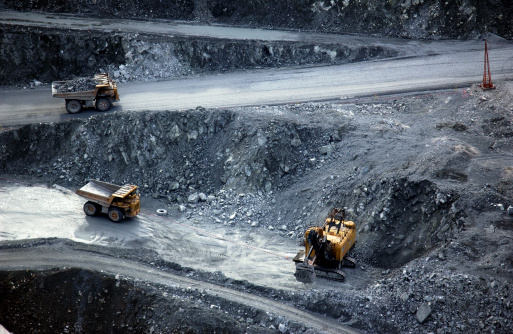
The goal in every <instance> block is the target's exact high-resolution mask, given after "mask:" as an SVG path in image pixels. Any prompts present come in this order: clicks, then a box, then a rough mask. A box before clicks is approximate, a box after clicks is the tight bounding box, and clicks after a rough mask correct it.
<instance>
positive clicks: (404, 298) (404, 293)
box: [400, 292, 410, 302]
mask: <svg viewBox="0 0 513 334" xmlns="http://www.w3.org/2000/svg"><path fill="white" fill-rule="evenodd" d="M400 298H401V300H402V301H403V302H406V301H407V300H408V299H409V298H410V294H409V293H408V292H403V293H402V294H401V297H400Z"/></svg>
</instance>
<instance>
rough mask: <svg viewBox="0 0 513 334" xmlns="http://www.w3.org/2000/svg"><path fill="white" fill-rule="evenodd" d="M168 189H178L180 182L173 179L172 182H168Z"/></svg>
mask: <svg viewBox="0 0 513 334" xmlns="http://www.w3.org/2000/svg"><path fill="white" fill-rule="evenodd" d="M168 189H169V190H178V189H180V183H178V182H176V181H174V182H171V183H170V184H169V187H168Z"/></svg>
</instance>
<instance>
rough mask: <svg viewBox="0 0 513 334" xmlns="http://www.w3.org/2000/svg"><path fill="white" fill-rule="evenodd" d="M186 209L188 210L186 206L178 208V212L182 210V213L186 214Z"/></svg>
mask: <svg viewBox="0 0 513 334" xmlns="http://www.w3.org/2000/svg"><path fill="white" fill-rule="evenodd" d="M186 209H187V207H186V206H185V205H179V206H178V210H180V212H185V210H186Z"/></svg>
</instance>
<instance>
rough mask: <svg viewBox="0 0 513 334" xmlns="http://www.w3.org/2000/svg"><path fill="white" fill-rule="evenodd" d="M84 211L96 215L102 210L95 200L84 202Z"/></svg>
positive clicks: (89, 214)
mask: <svg viewBox="0 0 513 334" xmlns="http://www.w3.org/2000/svg"><path fill="white" fill-rule="evenodd" d="M84 212H85V214H86V215H88V216H95V215H97V214H98V212H100V210H99V208H98V205H96V204H95V203H93V202H87V203H86V204H84Z"/></svg>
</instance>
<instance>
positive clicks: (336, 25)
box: [0, 0, 513, 38]
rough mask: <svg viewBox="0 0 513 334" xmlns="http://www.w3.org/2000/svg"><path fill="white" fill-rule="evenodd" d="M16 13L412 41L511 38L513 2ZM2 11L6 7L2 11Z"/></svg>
mask: <svg viewBox="0 0 513 334" xmlns="http://www.w3.org/2000/svg"><path fill="white" fill-rule="evenodd" d="M2 4H3V6H4V7H6V8H10V9H15V10H43V11H49V12H63V13H81V14H84V15H91V14H93V15H99V16H107V17H110V16H113V17H126V18H135V17H137V18H165V19H181V20H196V21H200V22H215V23H228V24H244V25H250V26H263V27H273V28H276V27H282V28H294V29H308V30H319V31H331V32H348V33H378V34H385V35H392V36H403V37H408V38H441V37H451V38H461V37H472V36H476V35H478V34H482V33H485V32H491V33H495V34H497V35H500V36H502V37H506V38H511V37H512V36H513V35H512V31H513V29H512V26H513V20H512V19H511V18H512V17H513V4H511V2H509V1H479V0H461V1H444V0H388V1H381V0H364V1H361V0H303V1H297V0H284V1H275V0H213V1H207V0H173V1H165V2H162V1H158V0H146V1H128V2H127V1H122V0H107V1H99V0H98V1H96V0H81V1H76V2H73V4H70V3H69V2H68V1H64V0H50V1H40V0H38V1H30V2H28V3H26V2H13V1H8V0H1V1H0V6H2ZM0 8H1V7H0Z"/></svg>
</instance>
